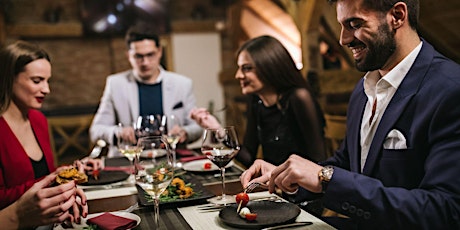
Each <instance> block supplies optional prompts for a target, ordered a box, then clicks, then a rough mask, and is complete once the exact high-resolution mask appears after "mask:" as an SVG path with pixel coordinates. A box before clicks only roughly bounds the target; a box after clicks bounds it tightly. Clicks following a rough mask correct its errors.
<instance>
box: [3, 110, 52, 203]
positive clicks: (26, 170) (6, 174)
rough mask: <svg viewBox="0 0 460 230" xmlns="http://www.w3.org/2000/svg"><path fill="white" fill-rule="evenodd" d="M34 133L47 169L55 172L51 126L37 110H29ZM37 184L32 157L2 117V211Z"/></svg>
mask: <svg viewBox="0 0 460 230" xmlns="http://www.w3.org/2000/svg"><path fill="white" fill-rule="evenodd" d="M29 120H30V124H31V126H32V130H33V132H34V134H35V137H36V138H37V141H38V144H39V145H40V147H41V149H42V151H43V154H44V157H45V159H46V163H47V165H48V169H49V171H50V172H54V171H55V169H56V168H55V166H54V159H53V153H52V151H51V144H50V135H49V133H48V122H47V120H46V118H45V116H44V115H43V114H42V113H41V112H40V111H38V110H29ZM35 182H36V180H35V175H34V169H33V168H32V163H31V161H30V158H29V156H28V155H27V154H26V152H25V151H24V148H23V147H22V145H21V143H20V142H19V140H18V139H17V138H16V136H15V135H14V133H13V131H12V130H11V129H10V127H9V125H8V124H7V123H6V121H5V119H4V118H3V117H0V209H3V208H5V207H7V206H8V205H10V204H11V203H13V202H15V201H16V200H17V199H19V197H21V195H22V194H24V192H25V191H26V190H27V189H29V188H30V187H32V185H33V184H34V183H35Z"/></svg>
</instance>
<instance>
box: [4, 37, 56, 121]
mask: <svg viewBox="0 0 460 230" xmlns="http://www.w3.org/2000/svg"><path fill="white" fill-rule="evenodd" d="M38 59H46V60H48V61H49V62H51V60H50V57H49V55H48V53H47V52H46V51H44V50H43V49H41V48H40V47H38V45H36V44H32V43H29V42H26V41H16V42H15V43H12V44H11V45H9V46H7V47H4V48H3V49H2V50H1V51H0V114H3V112H5V110H6V109H7V108H8V106H9V105H10V102H11V97H12V94H13V83H14V80H15V78H16V76H18V74H19V73H21V72H23V71H24V67H25V66H26V65H27V64H29V63H31V62H33V61H35V60H38Z"/></svg>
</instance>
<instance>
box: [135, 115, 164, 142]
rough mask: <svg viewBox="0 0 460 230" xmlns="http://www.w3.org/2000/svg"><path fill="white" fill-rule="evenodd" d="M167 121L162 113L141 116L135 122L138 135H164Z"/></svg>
mask: <svg viewBox="0 0 460 230" xmlns="http://www.w3.org/2000/svg"><path fill="white" fill-rule="evenodd" d="M165 122H166V121H165V120H163V117H162V116H161V115H145V116H139V117H138V118H137V119H136V121H135V122H134V132H135V134H136V137H138V138H139V137H145V136H153V135H155V136H158V135H162V134H163V132H164V129H165Z"/></svg>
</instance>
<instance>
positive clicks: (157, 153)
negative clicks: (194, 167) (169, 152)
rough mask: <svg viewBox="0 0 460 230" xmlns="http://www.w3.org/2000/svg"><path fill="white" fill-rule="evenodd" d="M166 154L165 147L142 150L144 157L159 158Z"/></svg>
mask: <svg viewBox="0 0 460 230" xmlns="http://www.w3.org/2000/svg"><path fill="white" fill-rule="evenodd" d="M165 155H166V150H165V149H155V150H144V151H142V152H141V155H140V157H142V158H159V157H162V156H165Z"/></svg>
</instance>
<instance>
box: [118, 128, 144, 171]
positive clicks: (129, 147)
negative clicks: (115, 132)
mask: <svg viewBox="0 0 460 230" xmlns="http://www.w3.org/2000/svg"><path fill="white" fill-rule="evenodd" d="M117 147H118V151H120V152H121V153H122V154H123V155H124V156H125V157H126V158H128V160H129V161H130V163H131V166H132V169H131V174H133V175H135V174H136V168H135V161H136V159H139V155H140V154H141V152H142V146H139V145H138V144H137V142H132V140H129V139H125V138H123V137H121V136H118V137H117Z"/></svg>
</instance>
